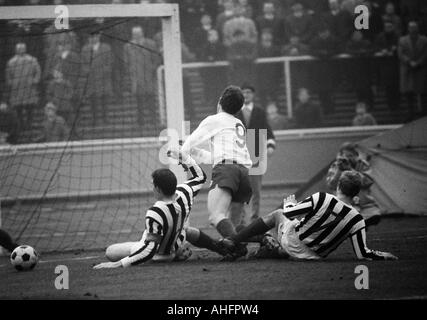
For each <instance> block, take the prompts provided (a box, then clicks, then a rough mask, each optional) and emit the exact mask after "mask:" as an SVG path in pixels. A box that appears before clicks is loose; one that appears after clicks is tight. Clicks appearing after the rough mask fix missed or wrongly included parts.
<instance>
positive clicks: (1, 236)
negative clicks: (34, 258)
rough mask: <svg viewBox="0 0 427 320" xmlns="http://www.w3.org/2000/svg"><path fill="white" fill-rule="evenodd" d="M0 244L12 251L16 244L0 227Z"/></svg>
mask: <svg viewBox="0 0 427 320" xmlns="http://www.w3.org/2000/svg"><path fill="white" fill-rule="evenodd" d="M0 246H2V247H3V248H5V249H6V250H8V251H13V250H14V249H15V248H16V247H17V246H18V245H17V244H16V243H14V242H13V240H12V238H11V237H10V235H9V234H8V233H7V232H6V231H4V230H2V229H0Z"/></svg>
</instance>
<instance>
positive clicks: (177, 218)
mask: <svg viewBox="0 0 427 320" xmlns="http://www.w3.org/2000/svg"><path fill="white" fill-rule="evenodd" d="M183 167H184V168H185V169H186V170H187V171H189V172H190V173H191V178H190V180H188V181H186V182H185V183H183V184H180V185H178V186H177V188H176V198H175V201H173V202H170V203H166V202H163V201H157V202H156V203H155V204H154V205H153V206H152V207H151V208H150V209H148V210H147V213H146V215H145V231H144V234H143V237H142V240H141V248H140V249H139V250H137V251H136V252H135V253H133V254H132V255H130V256H129V257H126V258H123V259H122V260H121V262H122V265H123V266H124V267H127V266H130V265H137V264H140V263H143V262H146V261H148V260H150V259H152V258H153V257H154V255H160V256H173V255H174V254H175V252H176V250H177V249H178V248H179V247H180V245H181V244H182V243H183V242H184V241H185V231H184V226H185V225H186V223H187V221H188V218H189V215H190V211H191V207H192V205H193V199H194V197H195V196H196V195H197V194H198V193H199V191H200V189H201V188H202V186H203V184H204V183H205V182H206V178H207V177H206V174H205V172H204V171H203V169H202V168H200V166H199V165H198V164H197V163H196V162H195V161H194V160H193V159H192V158H188V160H187V162H186V164H183Z"/></svg>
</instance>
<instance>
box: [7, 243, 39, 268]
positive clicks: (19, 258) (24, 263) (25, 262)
mask: <svg viewBox="0 0 427 320" xmlns="http://www.w3.org/2000/svg"><path fill="white" fill-rule="evenodd" d="M38 261H39V254H38V253H37V251H36V250H34V248H33V247H30V246H27V245H22V246H19V247H17V248H15V250H13V252H12V254H11V255H10V262H11V263H12V265H13V266H14V267H15V269H16V270H18V271H24V270H32V269H34V267H35V266H36V264H37V262H38Z"/></svg>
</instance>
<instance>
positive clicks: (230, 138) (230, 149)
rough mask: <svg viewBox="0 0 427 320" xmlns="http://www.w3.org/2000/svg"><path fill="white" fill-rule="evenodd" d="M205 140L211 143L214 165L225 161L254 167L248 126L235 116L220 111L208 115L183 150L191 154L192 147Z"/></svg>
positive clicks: (211, 155) (211, 160)
mask: <svg viewBox="0 0 427 320" xmlns="http://www.w3.org/2000/svg"><path fill="white" fill-rule="evenodd" d="M205 142H209V144H210V146H209V147H210V150H209V152H210V163H211V164H212V165H213V166H215V165H216V164H218V163H224V161H225V163H233V162H235V163H238V164H241V165H243V166H245V167H246V168H248V169H249V168H251V167H252V161H251V157H250V155H249V151H248V148H247V146H246V128H245V126H244V125H243V123H242V122H241V121H240V120H239V119H237V118H236V117H235V116H233V115H231V114H228V113H226V112H220V113H218V114H215V115H212V116H209V117H207V118H206V119H204V120H203V121H202V122H201V123H200V125H199V127H198V128H197V129H196V130H195V131H194V132H193V133H192V134H191V135H190V137H188V139H187V140H186V141H185V143H184V145H183V146H182V151H183V152H186V153H188V154H190V153H191V149H192V148H195V147H197V146H200V145H201V144H203V143H205ZM204 158H206V157H204ZM204 162H206V161H204Z"/></svg>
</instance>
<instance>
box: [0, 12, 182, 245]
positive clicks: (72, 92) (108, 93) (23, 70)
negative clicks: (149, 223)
mask: <svg viewBox="0 0 427 320" xmlns="http://www.w3.org/2000/svg"><path fill="white" fill-rule="evenodd" d="M178 25H179V19H178V6H177V5H172V4H155V5H142V4H141V5H139V4H138V5H82V6H80V5H75V6H59V7H55V6H36V7H2V9H1V10H0V41H1V43H0V73H1V76H0V99H1V110H0V139H1V140H0V141H1V143H0V200H1V209H2V210H1V216H0V227H2V228H4V229H5V230H7V231H8V232H10V233H11V235H12V236H13V237H14V238H16V239H17V241H18V242H19V243H26V244H30V245H32V246H34V247H36V248H37V249H38V250H40V251H45V252H46V251H56V250H87V249H96V248H103V247H105V246H107V245H108V244H111V243H114V242H120V241H129V240H135V241H136V240H139V239H138V237H140V235H141V231H142V230H143V229H144V215H145V211H146V209H147V208H148V207H149V206H150V205H151V204H152V203H153V200H154V199H153V198H152V196H151V192H150V191H151V190H152V186H151V173H152V171H153V170H155V169H157V168H160V167H165V166H168V163H167V162H166V163H165V161H163V162H162V161H160V159H159V152H160V151H161V149H162V147H163V146H164V144H165V139H166V138H160V134H161V133H162V130H164V129H165V128H170V129H175V130H177V131H178V132H180V130H181V128H182V123H183V120H184V119H183V118H184V116H183V114H184V112H183V102H182V100H183V97H182V73H181V49H180V32H179V27H178ZM160 73H162V74H161V75H160Z"/></svg>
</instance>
